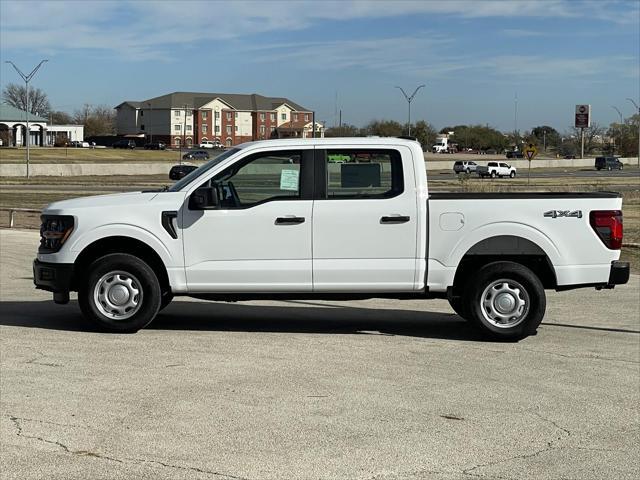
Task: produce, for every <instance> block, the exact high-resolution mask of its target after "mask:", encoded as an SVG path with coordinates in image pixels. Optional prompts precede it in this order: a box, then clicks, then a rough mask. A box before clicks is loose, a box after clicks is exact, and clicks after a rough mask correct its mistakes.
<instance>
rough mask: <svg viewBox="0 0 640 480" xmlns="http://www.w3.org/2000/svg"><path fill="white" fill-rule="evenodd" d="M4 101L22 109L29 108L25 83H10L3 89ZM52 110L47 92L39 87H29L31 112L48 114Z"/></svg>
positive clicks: (41, 114)
mask: <svg viewBox="0 0 640 480" xmlns="http://www.w3.org/2000/svg"><path fill="white" fill-rule="evenodd" d="M2 101H3V102H4V103H6V104H7V105H11V106H12V107H15V108H19V109H20V110H27V89H26V88H25V87H24V86H23V85H18V84H15V83H9V84H7V86H6V87H4V89H3V90H2ZM50 110H51V104H50V103H49V98H48V97H47V94H46V93H45V92H44V91H42V90H40V89H39V88H33V87H31V88H29V112H31V113H32V114H34V115H40V116H46V115H48V114H49V111H50Z"/></svg>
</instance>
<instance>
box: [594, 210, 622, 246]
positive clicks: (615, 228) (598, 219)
mask: <svg viewBox="0 0 640 480" xmlns="http://www.w3.org/2000/svg"><path fill="white" fill-rule="evenodd" d="M589 223H590V224H591V227H592V228H593V230H594V231H595V232H596V234H597V235H598V237H600V240H602V243H604V244H605V245H606V247H607V248H610V249H611V250H620V248H622V212H621V211H620V210H594V211H592V212H590V213H589Z"/></svg>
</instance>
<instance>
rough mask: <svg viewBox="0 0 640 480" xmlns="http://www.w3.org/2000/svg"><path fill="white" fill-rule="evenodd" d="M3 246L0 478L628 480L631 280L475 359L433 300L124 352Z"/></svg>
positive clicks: (184, 306) (197, 328)
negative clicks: (38, 285)
mask: <svg viewBox="0 0 640 480" xmlns="http://www.w3.org/2000/svg"><path fill="white" fill-rule="evenodd" d="M36 245H37V234H36V233H35V232H26V231H8V230H0V267H1V268H0V305H1V310H0V312H1V314H0V341H1V344H0V478H2V479H21V480H23V479H40V478H47V479H86V478H92V479H105V480H106V479H108V480H111V479H134V478H135V479H172V480H173V479H216V480H229V479H243V480H245V479H246V480H255V479H338V478H340V479H359V480H360V479H362V480H365V479H368V480H396V479H472V478H480V479H525V478H535V479H539V478H545V479H546V478H549V479H567V480H569V479H576V480H577V479H580V480H584V479H602V478H616V479H625V478H629V479H635V478H639V477H640V461H639V460H638V459H639V458H640V455H638V454H639V453H640V452H639V450H640V448H639V446H640V417H639V405H640V402H639V400H640V305H639V302H640V300H639V292H640V278H639V277H638V276H633V277H632V280H631V283H630V284H629V285H625V286H622V287H618V288H616V289H615V290H612V291H601V292H596V291H595V290H593V289H584V290H576V291H571V292H564V293H554V292H548V310H547V315H546V317H545V321H544V323H543V325H542V326H541V327H540V329H539V330H538V335H537V336H534V337H530V338H527V339H525V340H523V341H521V342H518V343H495V342H484V341H481V340H480V339H479V338H477V337H476V336H475V334H474V333H473V332H472V331H471V330H469V329H468V328H467V327H466V325H465V324H464V323H463V322H461V321H460V320H459V319H458V317H456V316H455V315H453V314H452V312H451V310H450V308H449V306H448V304H447V303H446V302H445V301H440V300H435V301H428V302H421V301H392V300H367V301H357V302H304V301H296V302H242V303H237V304H224V303H206V302H200V301H196V300H189V299H178V300H177V301H174V303H173V304H171V305H170V306H169V307H168V308H167V309H166V310H165V311H164V312H163V313H162V314H161V315H160V316H159V317H158V318H157V319H156V321H155V322H154V323H153V324H152V326H151V327H149V328H148V329H146V330H143V331H141V332H139V333H137V334H135V335H112V334H103V333H98V332H95V331H93V330H92V329H91V328H90V327H88V326H87V325H86V324H85V323H84V321H83V320H82V317H81V316H80V313H79V310H78V307H77V304H76V303H75V301H72V302H71V303H70V304H69V305H66V306H59V305H54V304H53V302H52V301H51V296H50V294H47V293H46V292H39V291H35V290H34V289H33V286H32V283H31V260H32V259H33V256H34V252H35V249H36Z"/></svg>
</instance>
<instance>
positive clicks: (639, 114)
mask: <svg viewBox="0 0 640 480" xmlns="http://www.w3.org/2000/svg"><path fill="white" fill-rule="evenodd" d="M627 100H629V101H630V102H631V103H633V106H634V107H636V110H637V111H638V167H639V168H640V107H639V106H638V104H637V103H636V102H635V101H634V100H633V98H628V97H627Z"/></svg>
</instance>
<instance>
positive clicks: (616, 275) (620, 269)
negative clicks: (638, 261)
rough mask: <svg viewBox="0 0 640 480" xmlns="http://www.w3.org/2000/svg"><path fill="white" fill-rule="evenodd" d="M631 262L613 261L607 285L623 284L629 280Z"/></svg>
mask: <svg viewBox="0 0 640 480" xmlns="http://www.w3.org/2000/svg"><path fill="white" fill-rule="evenodd" d="M630 270H631V269H630V267H629V262H619V261H617V260H616V261H613V262H611V271H610V273H609V283H608V284H607V286H611V287H613V286H614V285H623V284H625V283H627V282H628V281H629V273H630Z"/></svg>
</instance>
